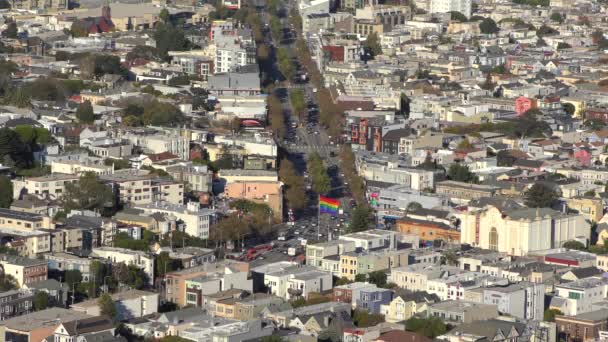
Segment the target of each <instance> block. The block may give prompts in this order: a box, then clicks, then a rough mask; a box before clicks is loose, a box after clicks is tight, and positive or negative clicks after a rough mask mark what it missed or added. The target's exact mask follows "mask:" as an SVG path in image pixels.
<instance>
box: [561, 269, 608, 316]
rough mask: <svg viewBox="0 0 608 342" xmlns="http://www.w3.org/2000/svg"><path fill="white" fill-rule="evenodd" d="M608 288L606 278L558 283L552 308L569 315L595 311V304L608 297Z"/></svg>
mask: <svg viewBox="0 0 608 342" xmlns="http://www.w3.org/2000/svg"><path fill="white" fill-rule="evenodd" d="M607 289H608V287H607V283H606V280H604V279H599V278H588V279H581V280H577V281H573V282H570V283H565V284H561V285H556V286H555V292H556V297H553V300H552V302H551V308H558V309H559V310H561V311H562V312H563V313H564V315H567V316H575V315H578V314H582V313H585V312H590V311H594V310H595V309H594V308H593V304H595V303H598V302H600V301H603V300H604V298H606V291H607ZM557 303H559V305H558V304H557Z"/></svg>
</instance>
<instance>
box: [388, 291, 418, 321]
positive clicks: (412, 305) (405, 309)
mask: <svg viewBox="0 0 608 342" xmlns="http://www.w3.org/2000/svg"><path fill="white" fill-rule="evenodd" d="M426 308H427V305H426V303H416V302H415V301H413V300H410V301H406V300H404V299H403V297H401V296H396V297H395V298H393V300H392V301H391V302H390V303H389V304H388V305H384V304H383V305H381V306H380V313H381V314H383V315H384V319H385V321H386V322H388V323H397V322H403V321H407V320H408V319H410V318H412V316H414V315H415V314H417V313H421V312H423V311H425V310H426Z"/></svg>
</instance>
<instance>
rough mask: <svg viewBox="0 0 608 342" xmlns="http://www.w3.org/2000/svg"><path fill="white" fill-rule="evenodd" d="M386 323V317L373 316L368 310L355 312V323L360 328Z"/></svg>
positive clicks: (356, 310)
mask: <svg viewBox="0 0 608 342" xmlns="http://www.w3.org/2000/svg"><path fill="white" fill-rule="evenodd" d="M382 322H384V316H383V315H379V314H371V313H369V312H368V311H367V310H361V309H355V311H354V312H353V323H355V325H356V326H357V327H359V328H367V327H373V326H375V325H378V324H380V323H382Z"/></svg>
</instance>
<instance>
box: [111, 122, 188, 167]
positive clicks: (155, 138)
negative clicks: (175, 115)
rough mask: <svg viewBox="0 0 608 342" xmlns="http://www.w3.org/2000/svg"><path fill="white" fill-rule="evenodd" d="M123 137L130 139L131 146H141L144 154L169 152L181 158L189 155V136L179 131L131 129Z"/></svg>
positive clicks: (186, 158)
mask: <svg viewBox="0 0 608 342" xmlns="http://www.w3.org/2000/svg"><path fill="white" fill-rule="evenodd" d="M123 138H124V139H128V140H129V141H131V143H132V144H133V146H139V147H141V148H142V149H143V151H144V153H145V154H154V153H162V152H169V153H172V154H174V155H176V156H178V157H179V158H180V159H183V160H188V159H189V156H190V137H189V136H188V135H187V134H180V132H176V131H171V132H162V131H157V130H150V129H132V130H129V131H127V132H125V133H124V134H123Z"/></svg>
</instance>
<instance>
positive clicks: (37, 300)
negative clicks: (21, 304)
mask: <svg viewBox="0 0 608 342" xmlns="http://www.w3.org/2000/svg"><path fill="white" fill-rule="evenodd" d="M48 306H49V294H48V293H46V292H44V291H38V292H36V294H35V295H34V310H36V311H40V310H44V309H46V308H47V307H48Z"/></svg>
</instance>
